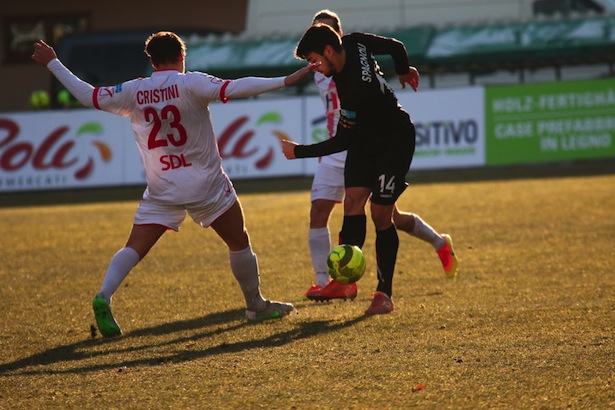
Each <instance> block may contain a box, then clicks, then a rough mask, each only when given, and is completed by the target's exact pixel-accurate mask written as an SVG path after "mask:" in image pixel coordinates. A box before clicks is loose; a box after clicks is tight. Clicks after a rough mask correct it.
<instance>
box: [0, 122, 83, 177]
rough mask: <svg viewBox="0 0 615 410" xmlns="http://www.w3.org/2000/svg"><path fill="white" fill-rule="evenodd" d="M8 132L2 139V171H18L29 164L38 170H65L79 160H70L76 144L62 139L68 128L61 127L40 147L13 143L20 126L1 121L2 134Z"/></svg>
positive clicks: (0, 166)
mask: <svg viewBox="0 0 615 410" xmlns="http://www.w3.org/2000/svg"><path fill="white" fill-rule="evenodd" d="M3 131H6V132H7V134H6V137H5V138H3V139H0V169H2V170H4V171H17V170H19V169H21V168H23V167H24V166H26V165H27V164H28V163H31V165H32V168H34V169H36V170H45V169H49V168H56V169H63V168H68V167H70V166H72V165H74V164H75V163H76V162H77V160H78V159H77V158H76V157H75V158H72V159H69V158H68V156H69V153H70V151H71V149H72V148H73V146H74V145H75V143H74V142H73V141H67V142H64V143H60V139H61V138H62V136H64V134H66V132H67V131H68V127H60V128H58V129H56V130H55V131H53V132H52V133H51V134H49V136H48V137H46V138H45V139H43V141H42V143H41V144H40V145H39V146H35V145H34V144H33V143H31V142H19V143H16V144H12V145H11V142H12V141H13V140H14V139H15V138H17V136H18V135H19V126H18V125H17V124H16V123H15V122H13V121H11V120H7V119H0V133H2V132H3Z"/></svg>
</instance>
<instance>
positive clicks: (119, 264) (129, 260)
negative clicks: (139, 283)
mask: <svg viewBox="0 0 615 410" xmlns="http://www.w3.org/2000/svg"><path fill="white" fill-rule="evenodd" d="M139 259H140V258H139V254H138V253H137V251H135V250H134V249H132V248H122V249H120V250H119V251H118V252H117V253H116V254H115V255H113V258H112V259H111V262H110V263H109V267H108V268H107V273H106V274H105V278H104V279H103V283H102V286H101V288H100V292H99V293H98V294H99V295H100V296H102V297H104V298H105V299H106V300H107V303H111V297H112V296H113V294H114V293H115V291H116V290H117V288H119V287H120V284H121V283H122V281H123V280H124V279H125V278H126V276H128V273H129V272H130V271H131V270H132V268H134V267H135V266H136V265H137V263H139Z"/></svg>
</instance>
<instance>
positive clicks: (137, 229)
mask: <svg viewBox="0 0 615 410" xmlns="http://www.w3.org/2000/svg"><path fill="white" fill-rule="evenodd" d="M145 52H146V54H147V55H148V57H149V58H150V61H151V64H152V66H153V67H154V70H155V71H154V72H153V73H152V75H151V77H149V78H143V79H135V80H132V81H127V82H125V83H122V84H119V85H116V86H112V87H100V88H99V87H96V88H95V87H93V86H92V85H90V84H88V83H86V82H84V81H82V80H81V79H79V78H78V77H76V76H75V75H74V74H73V73H71V72H70V71H69V70H68V69H67V68H66V67H65V66H64V65H62V63H61V62H60V61H59V60H58V59H57V55H56V53H55V51H54V50H53V48H51V47H50V46H48V45H47V44H46V43H45V42H44V41H42V40H41V41H38V42H37V43H36V44H35V45H34V53H33V55H32V59H33V60H34V61H36V62H37V63H39V64H41V65H44V66H46V67H47V68H48V69H49V70H50V71H51V72H52V73H53V75H54V76H55V77H56V78H57V79H58V80H59V81H60V82H61V83H62V84H63V85H64V86H65V87H66V88H67V89H68V90H69V91H70V92H71V94H72V95H73V96H74V97H75V98H77V99H78V100H79V101H80V102H81V103H82V104H83V105H84V106H86V107H94V108H96V109H99V110H103V111H108V112H111V113H114V114H118V115H121V116H124V117H128V118H130V120H131V124H132V128H133V131H134V136H135V140H136V143H137V146H138V149H139V152H140V154H141V159H142V161H143V165H144V168H145V174H146V179H147V188H146V190H145V192H144V194H143V199H142V201H141V203H140V204H139V206H138V208H137V211H136V214H135V217H134V224H133V226H132V230H131V232H130V235H129V238H128V241H127V242H126V245H125V246H124V247H123V248H122V249H120V250H119V251H118V252H117V253H116V254H115V255H114V256H113V258H112V260H111V262H110V264H109V266H108V269H107V272H106V274H105V277H104V280H103V283H102V287H101V288H100V291H99V292H98V293H97V295H96V297H95V298H94V300H93V302H92V306H93V309H94V315H95V318H96V322H97V325H98V329H99V330H100V332H101V334H102V335H103V336H119V335H121V334H122V331H121V329H120V327H119V325H118V324H117V322H116V321H115V319H114V317H113V314H112V312H111V307H110V305H111V298H112V296H113V294H114V293H115V291H116V290H117V289H118V287H119V286H120V284H121V283H122V281H123V280H124V278H125V277H126V276H127V275H128V273H129V272H130V271H131V270H132V268H133V267H134V266H135V265H137V263H138V262H139V261H140V260H141V259H143V258H144V257H145V255H146V254H147V253H148V251H149V250H150V249H151V248H152V246H153V245H154V244H155V243H156V242H157V241H158V239H159V238H160V237H161V236H162V234H163V233H164V232H165V231H166V230H167V229H172V230H174V231H178V230H179V227H180V225H181V224H182V222H183V221H184V219H185V217H186V215H190V217H191V218H192V219H193V220H194V222H196V223H198V224H199V225H201V226H203V227H208V226H211V227H212V228H213V229H214V230H215V231H216V233H217V234H218V235H219V236H220V238H222V240H223V241H224V242H225V243H226V245H227V246H228V248H229V258H230V266H231V270H232V272H233V275H234V276H235V278H236V279H237V281H238V282H239V285H240V287H241V290H242V291H243V294H244V297H245V301H246V306H247V310H246V318H247V319H248V320H264V319H270V318H279V317H282V316H285V315H287V314H289V313H291V312H292V311H293V310H294V307H293V305H292V304H290V303H282V302H275V301H269V300H266V299H265V298H264V297H263V296H262V294H261V291H260V277H259V271H258V262H257V258H256V255H255V254H254V252H253V251H252V248H251V246H250V239H249V236H248V232H247V230H246V228H245V226H244V216H243V211H242V208H241V204H240V202H239V200H238V198H237V195H236V193H235V190H234V188H233V185H232V184H231V182H230V181H229V179H228V177H227V175H226V173H225V172H224V170H223V168H222V163H221V158H220V154H219V152H218V146H217V141H216V137H215V134H214V130H213V126H212V122H211V118H210V113H209V109H208V104H209V103H210V102H213V101H222V102H227V101H228V100H229V99H230V98H243V97H249V96H254V95H257V94H261V93H264V92H268V91H272V90H275V89H278V88H282V87H284V86H288V85H292V84H295V83H297V82H298V81H299V80H300V79H301V78H303V76H305V75H306V74H307V73H308V72H309V71H310V70H311V66H310V65H308V66H306V67H303V68H301V69H300V70H298V71H296V72H295V73H293V74H291V75H289V76H287V77H278V78H255V77H247V78H242V79H238V80H222V79H219V78H216V77H213V76H210V75H208V74H205V73H199V72H185V56H186V46H185V44H184V42H183V41H182V39H181V38H179V36H177V35H176V34H174V33H171V32H158V33H156V34H152V35H151V36H150V37H149V38H148V39H147V40H146V42H145Z"/></svg>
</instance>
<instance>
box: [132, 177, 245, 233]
mask: <svg viewBox="0 0 615 410" xmlns="http://www.w3.org/2000/svg"><path fill="white" fill-rule="evenodd" d="M229 188H230V189H229ZM236 201H237V193H236V192H235V188H233V186H232V185H231V184H229V185H228V186H227V189H221V190H219V191H218V194H217V195H216V196H215V198H207V199H204V200H202V201H199V202H193V203H190V204H183V205H171V204H167V203H162V202H160V201H156V200H154V199H151V198H149V196H148V195H147V191H146V193H145V194H144V195H143V199H142V200H141V203H140V204H139V207H138V208H137V212H136V213H135V218H134V224H135V225H148V224H156V225H162V226H166V227H167V228H169V229H172V230H174V231H179V226H180V225H181V224H182V222H183V221H184V219H186V214H188V215H190V217H191V218H192V220H193V221H194V222H196V223H197V224H199V225H201V226H202V227H203V228H207V227H209V225H211V224H212V223H213V222H214V221H215V220H216V219H217V218H219V217H220V215H222V214H223V213H225V212H226V211H228V210H229V208H230V207H231V206H233V204H234V203H235V202H236Z"/></svg>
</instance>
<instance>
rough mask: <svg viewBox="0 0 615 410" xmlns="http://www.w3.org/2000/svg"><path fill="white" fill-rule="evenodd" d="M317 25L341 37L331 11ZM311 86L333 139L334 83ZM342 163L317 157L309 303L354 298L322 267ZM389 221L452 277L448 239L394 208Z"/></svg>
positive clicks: (341, 156)
mask: <svg viewBox="0 0 615 410" xmlns="http://www.w3.org/2000/svg"><path fill="white" fill-rule="evenodd" d="M318 23H322V24H327V25H328V26H330V27H332V28H333V29H334V30H335V31H336V32H337V33H338V34H339V35H340V36H342V35H343V32H342V24H341V21H340V19H339V17H338V15H337V14H336V13H335V12H333V11H331V10H327V9H324V10H320V11H319V12H317V13H316V14H315V15H314V18H313V19H312V24H318ZM314 82H315V83H316V86H317V87H318V91H319V93H320V96H321V98H322V100H323V102H324V104H325V115H326V121H327V131H328V133H329V136H330V137H332V136H333V135H335V130H336V128H337V123H338V121H339V116H340V112H339V110H340V102H339V98H338V95H337V90H336V87H335V82H334V81H333V80H332V78H331V77H326V76H325V75H323V74H322V73H319V72H315V73H314ZM345 162H346V151H342V152H338V153H335V154H331V155H327V156H324V157H321V158H320V159H319V163H318V167H317V168H316V172H315V173H314V180H313V181H312V189H311V201H312V204H311V208H310V230H309V238H308V241H309V246H310V255H311V259H312V265H313V267H314V273H315V275H316V281H315V283H314V284H313V285H312V286H311V287H310V288H309V289H308V290H307V292H306V293H305V296H306V297H307V298H308V299H311V300H317V301H326V300H331V299H354V298H355V297H356V296H357V284H356V283H352V284H342V283H338V282H335V281H333V280H331V278H330V277H329V274H328V273H327V264H326V260H327V256H328V254H329V252H330V251H331V239H330V238H331V237H330V231H329V226H328V224H329V218H330V216H331V212H332V211H333V207H334V206H335V204H336V203H341V202H342V201H343V199H344V191H345V189H344V165H345ZM393 220H394V222H395V225H396V227H397V228H398V229H400V230H402V231H405V232H406V233H408V234H410V235H412V236H415V237H417V238H419V239H421V240H423V241H425V242H427V243H429V244H431V245H432V246H433V247H434V249H435V250H436V252H437V253H438V256H439V258H440V261H441V262H442V266H443V269H444V272H445V274H446V275H447V276H449V277H454V276H455V275H456V273H457V266H458V261H457V257H456V256H455V252H454V249H453V243H452V239H451V237H450V235H448V234H439V233H438V232H436V231H435V230H434V229H433V228H432V227H431V226H430V225H429V224H427V223H426V222H425V221H423V220H422V219H421V217H420V216H418V215H416V214H412V213H408V212H400V211H399V210H398V209H397V208H395V210H394V213H393Z"/></svg>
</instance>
